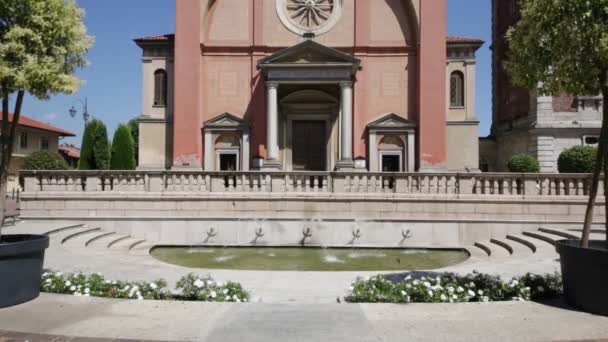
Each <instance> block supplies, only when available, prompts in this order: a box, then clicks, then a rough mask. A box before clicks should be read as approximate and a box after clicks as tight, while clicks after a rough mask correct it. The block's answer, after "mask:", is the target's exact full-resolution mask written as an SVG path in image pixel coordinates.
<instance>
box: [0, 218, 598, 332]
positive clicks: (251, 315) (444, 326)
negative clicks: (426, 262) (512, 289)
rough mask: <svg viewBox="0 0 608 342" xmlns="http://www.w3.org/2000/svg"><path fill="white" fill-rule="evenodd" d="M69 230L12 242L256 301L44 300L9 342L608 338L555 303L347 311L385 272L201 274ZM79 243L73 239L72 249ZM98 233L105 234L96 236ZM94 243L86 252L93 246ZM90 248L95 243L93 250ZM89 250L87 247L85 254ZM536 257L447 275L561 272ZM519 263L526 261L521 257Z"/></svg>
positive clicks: (50, 225) (475, 259)
mask: <svg viewBox="0 0 608 342" xmlns="http://www.w3.org/2000/svg"><path fill="white" fill-rule="evenodd" d="M65 227H66V223H62V222H23V223H20V224H18V225H16V226H15V227H12V228H7V229H6V230H5V233H8V234H13V233H45V232H48V231H51V230H57V229H61V230H60V231H58V232H54V233H53V234H51V235H50V237H51V246H50V248H49V249H48V250H47V254H46V259H45V267H46V268H48V269H52V270H56V271H62V272H64V273H70V272H79V271H82V272H85V273H92V272H100V273H102V274H104V275H105V276H106V277H107V278H108V279H119V280H134V281H141V280H155V279H158V278H164V279H166V280H168V282H169V284H170V287H173V285H174V283H175V281H176V280H177V279H179V278H180V277H181V276H183V275H185V274H187V273H189V272H196V273H198V274H203V275H204V274H210V275H212V276H213V277H214V278H215V279H216V280H218V281H228V280H232V281H238V282H240V283H242V284H243V286H244V287H245V288H246V289H247V290H248V291H250V292H251V294H252V302H251V303H247V304H243V303H239V304H236V303H235V304H231V303H194V302H170V301H162V302H161V301H128V300H114V299H101V298H82V297H75V296H64V295H50V294H43V295H41V297H40V298H38V299H37V300H35V301H33V302H30V303H27V304H24V305H20V306H16V307H13V308H8V309H3V310H0V341H2V342H4V341H13V340H17V341H25V340H27V341H48V340H53V341H68V340H79V339H78V338H79V337H88V338H96V339H108V340H112V339H127V340H131V339H132V340H154V341H220V342H229V341H239V342H242V341H264V342H267V341H271V342H272V341H337V342H339V341H349V342H350V341H427V340H432V341H582V340H598V339H602V338H608V318H606V317H599V316H593V315H589V314H585V313H581V312H577V311H575V310H572V309H569V308H567V307H566V306H565V305H564V304H563V303H561V301H557V302H555V303H544V304H539V303H522V302H504V303H485V304H481V303H479V304H473V303H471V304H411V305H388V304H347V303H343V302H342V303H338V302H337V298H342V297H343V296H344V295H346V291H347V290H348V287H349V285H350V283H351V282H352V281H353V280H354V279H355V278H356V277H357V276H366V275H373V274H377V273H378V272H272V271H237V270H200V269H196V270H195V269H188V268H184V267H178V266H173V265H168V264H164V263H161V262H160V261H157V260H156V259H154V258H152V257H151V256H150V255H149V254H148V253H147V250H148V249H149V246H148V247H145V246H144V247H142V248H141V249H140V248H133V249H130V248H114V246H113V248H106V247H105V246H103V248H102V247H100V246H97V247H96V246H95V245H96V244H97V243H98V242H99V241H97V240H95V241H92V242H91V241H90V240H91V236H95V235H90V234H87V233H86V232H87V229H90V227H89V228H87V227H79V228H70V229H65ZM70 234H72V235H74V236H73V238H70V239H69V240H66V237H69V236H70ZM95 234H103V232H97V233H95ZM85 241H86V243H84V242H85ZM89 242H90V243H89ZM85 244H88V245H87V246H85ZM536 247H537V252H536V253H531V252H528V253H527V254H525V253H524V254H519V256H518V257H513V255H510V256H509V255H494V257H485V258H484V257H483V256H481V255H472V257H471V258H470V259H469V260H468V261H467V262H465V263H463V264H460V265H456V266H453V267H449V268H447V269H445V270H446V271H453V272H458V273H468V272H471V271H473V270H479V271H483V272H490V273H494V274H499V275H502V276H504V277H511V276H516V275H521V274H523V273H526V272H534V273H551V272H555V271H558V269H559V263H558V260H557V257H556V256H557V254H555V251H554V248H553V246H552V245H551V244H550V243H545V245H542V244H540V243H539V244H538V245H537V246H536ZM514 255H518V254H516V253H515V254H514Z"/></svg>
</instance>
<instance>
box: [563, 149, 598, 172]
mask: <svg viewBox="0 0 608 342" xmlns="http://www.w3.org/2000/svg"><path fill="white" fill-rule="evenodd" d="M596 157H597V148H595V147H593V146H575V147H572V148H569V149H567V150H565V151H564V152H562V153H561V154H560V155H559V159H558V160H557V168H558V170H559V172H560V173H592V172H593V169H594V168H595V161H596Z"/></svg>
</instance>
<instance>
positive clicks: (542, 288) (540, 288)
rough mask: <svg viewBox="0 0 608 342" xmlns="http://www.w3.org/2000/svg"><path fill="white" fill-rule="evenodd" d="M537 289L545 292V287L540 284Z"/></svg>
mask: <svg viewBox="0 0 608 342" xmlns="http://www.w3.org/2000/svg"><path fill="white" fill-rule="evenodd" d="M537 290H538V292H545V288H544V287H542V286H539V287H538V288H537Z"/></svg>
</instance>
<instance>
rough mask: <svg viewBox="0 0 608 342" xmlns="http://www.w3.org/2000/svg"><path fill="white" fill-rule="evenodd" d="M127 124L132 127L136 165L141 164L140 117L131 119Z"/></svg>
mask: <svg viewBox="0 0 608 342" xmlns="http://www.w3.org/2000/svg"><path fill="white" fill-rule="evenodd" d="M127 125H128V126H129V129H131V136H132V137H133V141H134V142H135V146H134V148H135V165H139V119H138V118H135V119H131V120H129V123H128V124H127Z"/></svg>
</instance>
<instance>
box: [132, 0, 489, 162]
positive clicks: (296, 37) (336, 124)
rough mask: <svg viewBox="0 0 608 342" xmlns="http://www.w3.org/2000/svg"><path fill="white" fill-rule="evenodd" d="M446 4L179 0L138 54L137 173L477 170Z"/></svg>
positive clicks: (468, 60)
mask: <svg viewBox="0 0 608 342" xmlns="http://www.w3.org/2000/svg"><path fill="white" fill-rule="evenodd" d="M446 12H447V9H446V0H303V1H292V0H222V1H214V0H179V1H176V32H175V34H169V35H163V36H151V37H145V38H139V39H136V40H135V42H136V43H137V45H138V46H140V47H141V48H142V50H143V59H142V62H143V64H142V66H143V67H142V71H143V96H142V101H143V103H142V108H143V113H142V115H141V117H140V120H139V122H140V130H139V131H140V144H139V167H140V168H142V169H164V168H167V169H177V170H201V169H204V170H207V171H217V170H235V171H236V170H241V171H248V170H253V169H261V170H277V171H278V170H283V171H333V170H343V171H353V170H358V171H370V172H379V171H387V172H388V171H419V170H420V171H434V170H437V171H441V170H469V171H474V170H478V168H479V165H478V163H479V146H478V141H477V136H478V120H477V117H476V113H475V78H476V65H475V63H476V57H475V53H476V51H477V50H478V49H479V48H480V47H481V46H482V44H483V41H481V40H479V39H474V38H464V37H448V36H447V33H446V15H447V13H446Z"/></svg>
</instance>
